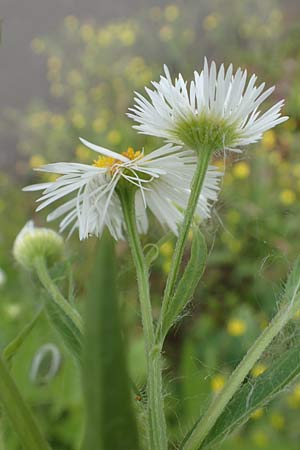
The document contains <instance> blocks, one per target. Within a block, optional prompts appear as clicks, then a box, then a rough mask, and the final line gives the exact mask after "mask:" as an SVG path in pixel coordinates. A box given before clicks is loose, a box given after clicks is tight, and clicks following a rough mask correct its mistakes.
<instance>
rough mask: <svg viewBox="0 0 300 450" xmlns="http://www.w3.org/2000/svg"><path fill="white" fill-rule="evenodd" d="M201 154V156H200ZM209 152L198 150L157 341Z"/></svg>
mask: <svg viewBox="0 0 300 450" xmlns="http://www.w3.org/2000/svg"><path fill="white" fill-rule="evenodd" d="M200 155H201V156H200ZM210 157H211V152H210V151H204V152H201V153H200V152H199V154H198V160H197V165H196V169H195V172H194V175H193V179H192V182H191V193H190V197H189V200H188V204H187V207H186V211H185V215H184V219H183V222H182V225H181V228H180V231H179V236H178V239H177V242H176V246H175V250H174V254H173V258H172V263H171V268H170V272H169V275H168V278H167V283H166V287H165V292H164V297H163V302H162V309H161V316H160V320H159V327H158V339H159V341H162V340H163V336H162V333H161V330H160V328H161V325H162V322H163V318H164V316H165V315H166V313H167V310H168V307H169V303H170V301H171V298H172V296H173V294H174V291H175V288H176V281H177V278H178V274H179V269H180V264H181V261H182V257H183V253H184V248H185V245H186V241H187V239H188V234H189V230H190V226H191V224H192V220H193V217H194V214H195V211H196V208H197V204H198V200H199V196H200V194H201V190H202V186H203V183H204V180H205V176H206V172H207V168H208V164H209V161H210Z"/></svg>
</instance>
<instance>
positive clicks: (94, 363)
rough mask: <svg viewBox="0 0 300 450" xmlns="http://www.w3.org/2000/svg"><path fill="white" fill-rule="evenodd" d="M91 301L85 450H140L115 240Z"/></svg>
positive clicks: (107, 242)
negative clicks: (123, 336) (131, 389)
mask: <svg viewBox="0 0 300 450" xmlns="http://www.w3.org/2000/svg"><path fill="white" fill-rule="evenodd" d="M89 284H90V287H89V291H88V296H87V299H86V345H85V352H84V366H83V381H84V392H85V398H86V416H87V421H86V433H85V441H84V449H85V450H91V449H97V450H107V449H114V450H138V448H139V445H138V437H137V426H136V422H135V417H134V413H133V405H132V398H131V394H130V382H129V378H128V374H127V368H126V361H125V350H124V342H123V339H122V327H121V320H120V316H119V310H118V297H117V289H116V262H115V254H114V247H113V243H112V240H111V238H110V237H108V236H103V237H102V239H101V244H100V249H99V252H98V255H97V260H96V264H95V269H94V272H93V273H92V275H91V279H90V282H89Z"/></svg>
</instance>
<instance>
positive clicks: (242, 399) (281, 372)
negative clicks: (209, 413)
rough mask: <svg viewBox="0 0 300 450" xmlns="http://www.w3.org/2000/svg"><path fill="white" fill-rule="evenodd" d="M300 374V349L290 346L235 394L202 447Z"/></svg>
mask: <svg viewBox="0 0 300 450" xmlns="http://www.w3.org/2000/svg"><path fill="white" fill-rule="evenodd" d="M299 374H300V351H299V348H292V349H290V350H288V351H287V352H285V353H284V354H283V355H281V356H280V357H279V358H278V359H277V361H276V362H275V363H273V365H272V366H271V367H270V369H269V370H267V371H266V372H264V373H263V374H262V375H260V376H259V377H258V378H257V379H255V380H251V382H248V383H247V384H245V385H244V386H242V387H241V388H240V390H239V391H238V392H237V393H236V394H235V395H234V397H233V398H232V399H231V401H230V402H229V403H228V405H227V407H226V409H225V410H224V412H223V413H222V414H221V416H220V417H219V419H218V420H217V422H216V423H215V425H214V427H213V428H212V429H211V431H210V433H209V434H208V436H207V437H206V439H205V440H204V442H203V444H202V446H201V447H199V450H200V449H201V450H202V449H203V450H204V449H205V450H206V449H209V448H211V447H212V446H214V445H216V444H217V443H218V442H220V441H221V440H222V439H223V438H224V437H227V436H228V435H229V434H230V433H231V432H232V431H233V430H235V429H236V428H237V427H238V426H239V425H241V424H243V423H245V422H247V420H248V419H249V417H250V415H251V413H252V412H253V411H255V410H256V409H258V408H261V407H263V406H264V405H266V404H267V403H269V402H270V401H271V400H272V399H273V398H274V396H275V395H277V394H278V393H280V392H281V391H283V390H284V389H286V387H287V386H288V385H289V384H290V383H291V382H292V381H293V380H295V378H296V377H297V376H298V375H299Z"/></svg>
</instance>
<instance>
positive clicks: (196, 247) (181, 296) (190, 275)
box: [162, 228, 207, 336]
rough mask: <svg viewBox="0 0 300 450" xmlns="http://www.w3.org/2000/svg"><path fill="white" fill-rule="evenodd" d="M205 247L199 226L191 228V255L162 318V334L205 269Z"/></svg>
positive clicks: (174, 319)
mask: <svg viewBox="0 0 300 450" xmlns="http://www.w3.org/2000/svg"><path fill="white" fill-rule="evenodd" d="M206 258H207V247H206V242H205V239H204V237H203V235H202V233H201V231H200V230H199V228H194V229H193V240H192V248H191V256H190V259H189V262H188V264H187V266H186V268H185V271H184V273H183V276H182V277H181V279H180V281H179V283H178V286H177V289H176V291H175V294H174V296H173V297H172V299H171V301H170V303H169V306H168V308H167V311H166V314H165V316H164V317H163V318H162V334H163V336H165V335H166V334H167V332H168V330H169V329H170V328H171V326H172V325H173V324H174V323H175V321H176V320H177V318H178V316H179V315H180V314H181V313H182V311H183V309H184V308H185V307H186V305H187V304H188V302H189V301H190V300H191V298H192V297H193V295H194V292H195V289H196V287H197V285H198V283H199V280H200V278H201V277H202V274H203V272H204V269H205V264H206Z"/></svg>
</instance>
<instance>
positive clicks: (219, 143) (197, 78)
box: [128, 58, 287, 151]
mask: <svg viewBox="0 0 300 450" xmlns="http://www.w3.org/2000/svg"><path fill="white" fill-rule="evenodd" d="M164 69H165V76H161V79H160V81H159V82H152V84H153V86H154V90H151V89H148V88H146V92H147V94H148V96H149V99H146V98H145V97H143V96H142V95H141V94H139V93H136V97H135V102H136V104H135V106H134V107H133V108H130V111H131V112H130V113H128V116H129V117H131V118H132V119H134V120H135V121H136V122H138V124H139V125H135V126H134V128H136V129H137V130H138V131H139V132H140V133H143V134H148V135H153V136H158V137H162V138H164V139H165V140H166V141H167V142H172V143H176V144H180V145H185V146H187V147H188V148H191V149H194V150H201V148H205V147H206V148H207V147H209V149H210V150H211V151H218V150H223V149H228V150H233V151H239V147H240V146H243V145H247V144H250V143H253V142H257V141H258V140H259V139H261V137H262V134H263V133H264V132H265V131H266V130H268V129H270V128H273V127H274V126H275V125H278V124H279V123H281V122H284V121H285V120H287V117H281V113H280V111H281V108H282V106H283V103H284V102H283V100H281V101H279V102H278V103H276V104H275V105H274V106H272V107H271V108H270V109H267V110H266V111H265V112H263V113H262V112H261V111H260V107H261V105H262V104H263V102H264V101H265V100H266V99H267V98H268V97H269V96H270V95H271V93H272V92H273V91H274V87H271V88H269V89H267V90H264V89H265V83H262V84H260V85H258V86H256V80H257V77H256V76H255V75H252V76H251V77H250V79H249V80H248V78H247V71H246V70H244V71H243V70H242V69H240V68H239V69H238V70H237V71H236V72H235V73H233V68H232V65H230V66H229V67H228V69H227V70H226V71H225V68H224V65H221V67H220V68H219V70H218V71H217V68H216V64H215V62H212V64H211V65H210V67H209V66H208V63H207V60H206V58H205V61H204V69H203V70H202V71H201V73H200V74H199V73H198V72H196V71H195V72H194V79H193V80H192V81H191V82H190V84H189V85H188V84H187V82H186V81H185V80H184V79H183V77H182V75H181V74H179V76H178V78H176V79H175V81H174V83H173V81H172V79H171V76H170V73H169V70H168V68H167V66H165V67H164Z"/></svg>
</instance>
